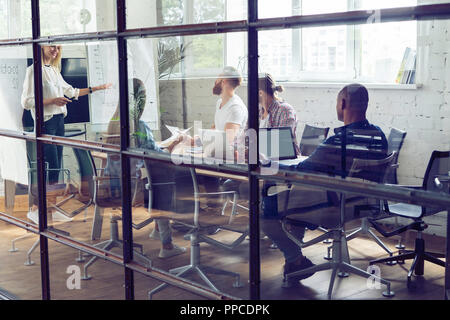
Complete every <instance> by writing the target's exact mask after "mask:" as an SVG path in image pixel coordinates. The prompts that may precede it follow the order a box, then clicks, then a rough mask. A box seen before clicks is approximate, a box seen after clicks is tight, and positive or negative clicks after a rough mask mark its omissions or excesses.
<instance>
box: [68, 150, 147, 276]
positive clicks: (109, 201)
mask: <svg viewBox="0 0 450 320" xmlns="http://www.w3.org/2000/svg"><path fill="white" fill-rule="evenodd" d="M88 156H89V161H90V162H91V163H92V164H93V159H92V156H91V155H90V153H89V154H88ZM93 166H94V164H93ZM94 168H95V166H94ZM93 172H95V171H93ZM137 179H138V178H135V179H134V181H132V183H133V182H134V189H133V195H134V196H133V199H135V196H136V194H137V193H138V191H136V190H135V189H137V188H139V186H140V184H139V181H138V180H137ZM93 180H94V198H93V201H94V204H95V210H94V218H93V224H92V233H91V238H93V239H94V238H95V239H98V238H100V235H101V229H102V221H103V212H104V210H105V209H109V210H110V212H109V214H110V236H109V239H108V240H105V241H102V242H100V243H97V244H95V245H94V246H95V247H97V248H101V249H103V250H106V251H109V250H111V249H113V248H123V242H122V240H120V239H119V227H118V222H119V221H120V220H122V216H121V207H122V197H121V196H115V195H113V194H112V193H111V185H112V184H117V185H119V186H120V177H111V176H108V175H103V176H98V175H97V174H95V175H94V177H93ZM152 221H153V219H151V218H148V219H145V220H144V221H142V222H141V223H139V224H135V223H132V227H133V229H136V230H140V229H142V228H143V227H145V226H147V225H148V224H150V223H151V222H152ZM133 246H134V247H136V248H138V249H139V252H137V251H135V252H134V253H133V255H134V257H136V258H137V259H139V260H141V261H142V262H143V263H144V264H146V265H151V260H150V259H149V258H148V257H147V256H145V255H144V254H143V246H142V245H141V244H138V243H133ZM97 259H98V257H97V256H94V257H92V258H91V259H90V260H89V261H88V262H87V263H86V264H85V265H84V266H83V277H82V279H83V280H90V279H92V277H91V276H90V275H89V274H88V268H89V267H90V266H91V265H92V264H93V263H94V262H95V261H96V260H97ZM77 261H79V262H82V261H83V259H82V258H81V256H80V257H79V259H78V260H77Z"/></svg>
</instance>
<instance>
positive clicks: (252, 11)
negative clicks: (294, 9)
mask: <svg viewBox="0 0 450 320" xmlns="http://www.w3.org/2000/svg"><path fill="white" fill-rule="evenodd" d="M257 20H258V1H256V0H248V22H249V27H248V33H247V35H248V36H247V38H248V107H249V108H248V112H249V114H248V127H249V129H250V130H255V132H256V137H258V135H259V110H258V105H259V101H258V100H259V97H258V30H257V29H256V28H255V27H252V26H251V23H253V22H256V21H257ZM256 148H257V150H256V151H257V153H256V154H257V163H256V164H249V165H248V169H249V174H248V179H249V184H250V191H249V192H250V195H249V198H250V219H249V223H250V261H249V267H250V270H249V272H250V275H249V277H250V299H251V300H259V299H260V296H261V293H260V281H261V276H260V273H261V264H260V248H259V179H258V177H256V176H255V175H252V174H251V172H252V171H255V170H257V168H258V163H259V139H258V141H257V143H256Z"/></svg>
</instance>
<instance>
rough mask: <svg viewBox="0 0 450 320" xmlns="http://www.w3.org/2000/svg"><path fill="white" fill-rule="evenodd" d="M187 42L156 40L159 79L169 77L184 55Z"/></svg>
mask: <svg viewBox="0 0 450 320" xmlns="http://www.w3.org/2000/svg"><path fill="white" fill-rule="evenodd" d="M188 46H189V43H188V44H183V43H182V44H180V45H178V43H169V42H163V41H159V42H158V70H159V79H163V78H166V77H170V75H171V74H172V73H173V71H174V69H175V67H176V66H177V65H178V64H179V63H180V62H181V61H183V59H184V58H185V57H186V49H187V47H188Z"/></svg>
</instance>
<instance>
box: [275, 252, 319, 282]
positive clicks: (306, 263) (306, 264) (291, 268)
mask: <svg viewBox="0 0 450 320" xmlns="http://www.w3.org/2000/svg"><path fill="white" fill-rule="evenodd" d="M312 266H315V264H314V263H312V261H311V260H309V259H308V258H306V257H305V258H303V262H302V263H301V264H299V265H298V264H295V263H286V264H285V265H284V272H283V275H284V281H286V280H287V278H286V274H288V273H292V272H295V271H300V270H303V269H307V268H310V267H312ZM314 273H315V272H311V273H308V274H303V275H299V276H295V277H291V278H289V280H287V282H288V283H289V285H292V284H297V283H298V282H299V281H300V280H304V279H306V278H309V277H311V276H312V275H314Z"/></svg>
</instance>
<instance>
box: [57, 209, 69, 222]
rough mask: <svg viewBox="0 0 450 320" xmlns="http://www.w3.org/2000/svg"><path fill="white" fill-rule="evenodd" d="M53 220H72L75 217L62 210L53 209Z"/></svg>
mask: <svg viewBox="0 0 450 320" xmlns="http://www.w3.org/2000/svg"><path fill="white" fill-rule="evenodd" d="M52 220H53V221H60V222H61V221H62V222H66V221H72V220H73V219H72V218H69V217H67V216H65V215H63V214H62V213H61V212H58V211H53V213H52Z"/></svg>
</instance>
